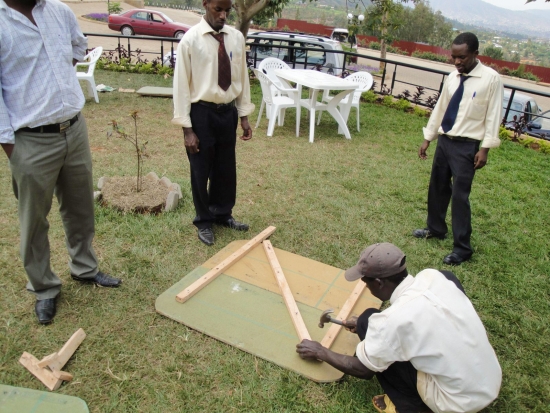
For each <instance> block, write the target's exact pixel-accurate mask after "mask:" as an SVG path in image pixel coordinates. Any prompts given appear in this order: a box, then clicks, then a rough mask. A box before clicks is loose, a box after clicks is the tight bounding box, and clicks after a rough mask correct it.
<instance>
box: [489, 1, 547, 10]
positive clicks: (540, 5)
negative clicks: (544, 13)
mask: <svg viewBox="0 0 550 413" xmlns="http://www.w3.org/2000/svg"><path fill="white" fill-rule="evenodd" d="M482 1H484V2H485V3H490V4H492V5H493V6H498V7H502V8H503V9H509V10H537V9H538V10H550V2H545V1H544V0H537V1H534V2H531V3H529V4H525V0H482Z"/></svg>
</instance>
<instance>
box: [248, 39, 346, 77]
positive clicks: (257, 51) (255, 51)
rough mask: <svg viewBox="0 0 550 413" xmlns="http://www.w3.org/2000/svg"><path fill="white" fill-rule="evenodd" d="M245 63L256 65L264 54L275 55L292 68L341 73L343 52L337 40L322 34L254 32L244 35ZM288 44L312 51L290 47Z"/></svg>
mask: <svg viewBox="0 0 550 413" xmlns="http://www.w3.org/2000/svg"><path fill="white" fill-rule="evenodd" d="M247 44H249V45H250V51H249V52H247V60H248V65H249V66H250V67H255V68H257V67H258V64H259V62H261V61H262V60H263V59H265V58H268V57H276V58H278V59H281V60H282V61H284V62H285V63H286V64H288V65H289V66H290V67H292V68H294V69H315V68H318V69H320V70H322V71H323V72H327V73H330V74H334V75H340V74H341V73H342V67H343V66H344V54H343V53H332V52H333V51H342V46H340V43H339V42H337V41H335V40H332V39H330V38H329V37H325V36H316V35H311V34H304V33H292V32H255V33H250V34H248V36H247ZM289 46H294V47H304V48H308V49H314V50H305V49H292V48H289Z"/></svg>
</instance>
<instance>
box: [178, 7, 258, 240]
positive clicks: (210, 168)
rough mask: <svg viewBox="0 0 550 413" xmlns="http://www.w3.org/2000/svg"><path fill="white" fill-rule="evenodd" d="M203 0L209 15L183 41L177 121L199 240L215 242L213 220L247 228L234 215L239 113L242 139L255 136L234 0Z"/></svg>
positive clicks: (223, 224) (179, 58)
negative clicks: (233, 20)
mask: <svg viewBox="0 0 550 413" xmlns="http://www.w3.org/2000/svg"><path fill="white" fill-rule="evenodd" d="M202 4H203V6H204V8H205V10H206V13H205V15H204V17H203V18H202V19H201V21H200V23H198V24H197V25H195V26H193V27H192V28H191V29H189V31H188V32H187V33H186V34H185V35H184V36H183V38H182V40H181V41H180V43H179V45H178V49H177V54H176V69H175V72H174V118H173V119H172V123H174V124H176V125H180V126H181V127H182V129H183V135H184V141H185V149H186V151H187V157H188V159H189V164H190V169H191V191H192V193H193V204H194V206H195V211H196V217H195V219H194V220H193V224H194V225H195V226H196V227H197V229H198V237H199V240H201V241H202V242H203V243H205V244H206V245H212V244H214V232H213V231H212V225H213V224H219V225H222V226H226V227H229V228H232V229H235V230H237V231H247V230H248V225H247V224H243V223H241V222H237V221H235V219H233V216H232V209H233V207H234V206H235V200H236V192H237V172H236V160H235V144H236V130H237V126H238V119H239V118H240V119H241V127H242V129H243V135H242V136H241V139H243V140H249V139H251V138H252V128H251V127H250V125H249V123H248V115H250V114H251V113H252V112H253V111H254V104H253V103H251V101H250V83H249V79H248V68H247V65H246V49H245V39H244V36H243V35H242V33H241V32H239V31H238V30H236V29H234V28H232V27H228V26H226V25H225V23H226V19H227V16H228V15H229V13H230V11H231V7H232V2H231V0H203V3H202Z"/></svg>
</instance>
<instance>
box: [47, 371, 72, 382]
mask: <svg viewBox="0 0 550 413" xmlns="http://www.w3.org/2000/svg"><path fill="white" fill-rule="evenodd" d="M52 373H53V375H54V376H55V377H57V378H58V379H59V380H64V381H71V380H72V379H73V375H72V374H71V373H68V372H66V371H63V370H53V371H52Z"/></svg>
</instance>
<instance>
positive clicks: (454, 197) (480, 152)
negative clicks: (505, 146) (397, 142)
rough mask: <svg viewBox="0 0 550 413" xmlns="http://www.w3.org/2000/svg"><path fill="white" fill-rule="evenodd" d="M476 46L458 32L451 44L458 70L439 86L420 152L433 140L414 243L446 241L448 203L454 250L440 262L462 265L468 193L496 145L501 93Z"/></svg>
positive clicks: (467, 253) (466, 254) (467, 250)
mask: <svg viewBox="0 0 550 413" xmlns="http://www.w3.org/2000/svg"><path fill="white" fill-rule="evenodd" d="M478 48H479V41H478V39H477V37H476V35H475V34H473V33H467V32H466V33H461V34H459V35H458V36H457V37H456V39H455V40H454V41H453V44H452V47H451V58H452V60H453V61H454V65H455V67H456V70H455V71H453V72H451V73H450V74H449V76H448V77H447V80H446V81H445V84H444V85H443V90H442V92H441V96H440V97H439V100H438V101H437V104H436V106H435V108H434V111H433V113H432V115H431V116H430V120H429V122H428V125H427V126H426V127H425V128H424V142H423V143H422V145H421V146H420V149H419V150H418V156H419V157H420V159H427V154H426V150H427V149H428V146H430V142H432V141H433V140H435V139H437V141H438V144H437V148H436V151H435V155H434V160H433V166H432V174H431V178H430V186H429V189H428V219H427V226H426V228H420V229H415V230H414V231H413V236H415V237H416V238H432V237H435V238H439V239H444V238H445V236H446V234H447V224H446V223H445V217H446V215H447V208H448V206H449V202H450V203H451V214H452V229H453V238H454V243H453V250H452V252H451V253H450V254H448V255H447V256H445V258H444V259H443V262H444V263H445V264H449V265H460V264H462V262H464V261H467V260H469V259H470V257H471V256H472V254H473V249H472V246H471V244H470V237H471V235H472V213H471V209H470V200H469V197H470V191H471V189H472V182H473V180H474V174H475V171H476V170H478V169H481V168H483V167H484V166H485V164H486V163H487V154H488V153H489V149H490V148H496V147H498V146H499V145H500V140H499V138H498V133H499V127H500V123H501V111H502V99H503V94H504V89H503V85H502V80H501V78H500V75H499V74H498V73H497V72H496V71H494V70H493V69H491V68H489V67H487V66H484V65H483V64H481V62H479V61H478V60H477V55H478Z"/></svg>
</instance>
